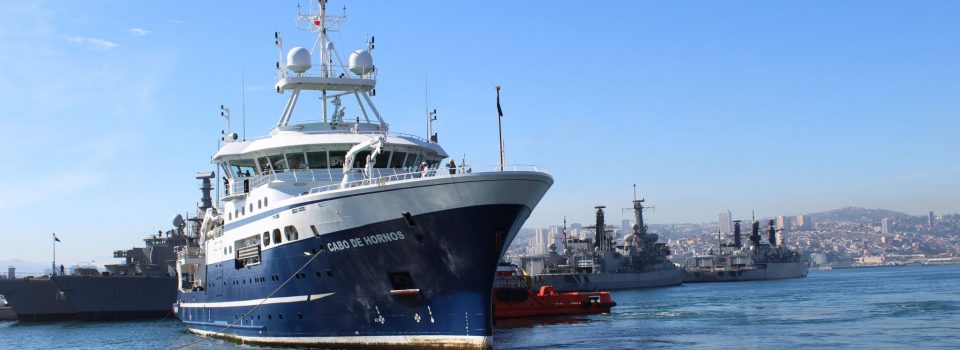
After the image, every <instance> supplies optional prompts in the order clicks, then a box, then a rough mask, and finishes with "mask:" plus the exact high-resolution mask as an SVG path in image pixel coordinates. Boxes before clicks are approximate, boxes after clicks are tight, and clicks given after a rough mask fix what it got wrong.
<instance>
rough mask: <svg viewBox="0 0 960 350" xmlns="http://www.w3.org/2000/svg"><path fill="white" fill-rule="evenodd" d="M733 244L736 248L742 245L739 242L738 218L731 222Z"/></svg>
mask: <svg viewBox="0 0 960 350" xmlns="http://www.w3.org/2000/svg"><path fill="white" fill-rule="evenodd" d="M733 245H734V246H736V247H737V248H742V247H743V243H742V242H740V220H736V221H734V222H733Z"/></svg>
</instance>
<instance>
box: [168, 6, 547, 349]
mask: <svg viewBox="0 0 960 350" xmlns="http://www.w3.org/2000/svg"><path fill="white" fill-rule="evenodd" d="M315 5H316V2H314V5H311V9H310V12H309V13H301V14H299V16H298V18H297V22H296V24H297V27H298V28H301V29H306V30H309V31H311V32H314V33H317V39H316V42H314V43H313V47H314V49H313V50H308V49H305V48H303V47H295V48H293V49H291V50H290V51H289V52H288V54H287V55H286V60H284V59H283V57H281V60H280V62H278V64H277V70H276V76H277V80H276V85H275V88H276V91H277V92H285V93H288V94H290V99H289V101H288V103H287V105H286V108H285V109H284V111H283V113H282V116H281V118H280V121H279V122H278V123H277V124H276V126H275V127H273V128H272V130H271V132H270V134H269V135H268V136H266V137H263V138H258V139H255V140H250V141H246V140H243V141H241V140H238V137H237V135H236V134H233V133H231V132H230V131H229V126H228V130H227V133H226V138H225V140H224V142H223V144H222V146H221V148H220V150H219V151H218V152H217V154H216V155H214V156H213V162H215V163H216V164H217V166H218V167H219V169H221V171H222V172H223V173H224V175H225V177H226V181H225V185H226V186H224V188H225V190H224V191H223V192H222V195H223V197H222V198H221V200H220V202H219V203H218V205H217V206H216V207H215V208H210V209H208V210H207V211H206V213H205V215H204V219H203V222H202V225H201V231H200V238H201V240H202V243H201V246H200V248H198V249H194V248H190V249H188V250H185V251H182V252H181V254H180V257H179V261H178V273H179V276H180V279H179V280H180V291H179V296H178V301H177V304H176V310H177V316H178V318H179V319H180V320H181V321H182V322H183V323H184V325H185V326H186V327H187V328H188V329H189V331H191V332H193V333H197V334H200V335H205V336H215V337H225V338H229V339H233V340H237V341H240V342H244V343H264V344H279V345H291V346H312V347H333V348H342V347H350V348H354V347H380V348H398V347H404V348H445V349H446V348H458V349H459V348H491V347H492V346H493V344H492V335H493V329H492V327H493V326H492V325H493V315H492V310H493V305H492V298H491V287H492V286H493V279H494V276H495V272H496V268H497V262H498V261H500V258H501V257H502V256H503V254H504V251H505V249H506V248H507V247H508V246H509V245H510V242H511V241H512V240H513V238H514V236H515V235H516V233H517V232H518V231H519V230H520V228H521V226H522V225H523V223H524V221H526V219H527V217H528V216H529V215H530V212H531V211H532V210H533V209H534V207H535V206H536V205H537V203H538V202H539V201H540V199H541V198H542V197H543V195H544V194H545V193H546V191H547V190H548V189H549V188H550V186H551V185H552V184H553V178H552V177H551V176H550V175H548V174H546V173H545V172H543V171H540V170H538V169H537V168H536V167H533V166H508V165H504V164H502V161H501V164H499V165H497V166H496V167H494V168H492V169H490V171H480V169H474V168H471V167H466V166H464V165H463V164H462V163H461V164H460V165H461V166H460V167H459V168H457V167H456V166H450V165H447V166H444V167H441V166H440V165H441V164H444V163H445V162H444V163H441V162H442V161H443V160H444V159H445V158H447V157H448V156H447V154H446V152H445V151H444V150H443V148H441V147H440V145H439V144H437V138H436V135H430V136H429V139H425V138H421V137H417V136H413V135H409V134H400V133H391V132H389V125H388V124H387V123H386V122H385V121H384V120H383V119H382V118H381V115H380V112H379V110H378V109H377V108H376V107H375V106H374V104H373V100H372V95H373V92H374V90H373V89H374V87H375V86H376V85H375V84H376V74H377V72H378V71H379V70H378V69H375V68H374V66H373V58H372V56H371V54H370V51H371V50H372V49H373V39H372V38H371V39H370V40H369V41H368V44H367V48H366V50H356V51H354V52H353V53H352V54H350V58H349V60H342V59H341V57H339V55H338V53H337V48H335V47H334V44H333V43H332V42H331V41H330V39H329V38H328V35H329V33H331V32H334V31H337V30H338V29H339V27H340V24H341V23H342V22H343V21H344V20H345V17H343V16H331V15H329V14H328V13H327V12H326V8H325V6H326V1H319V8H318V9H317V10H318V12H313V11H314V6H315ZM275 39H276V44H277V45H278V46H279V48H280V52H281V54H282V53H283V52H284V51H285V50H284V48H283V42H282V40H281V39H280V37H279V35H275ZM344 63H348V64H344ZM315 64H316V65H315ZM399 69H400V68H398V70H399ZM308 92H316V94H315V95H313V96H310V98H309V99H307V98H306V97H305V98H304V99H303V100H301V101H319V102H321V103H322V105H320V106H316V108H315V109H314V110H320V111H322V114H319V115H318V114H310V115H312V116H314V117H320V118H322V119H321V120H314V121H303V122H299V123H296V122H290V119H291V116H292V113H293V110H294V106H295V105H296V103H297V101H298V97H300V96H301V95H303V96H307V93H308ZM354 99H355V100H356V102H357V109H353V110H350V111H349V113H350V114H351V115H349V116H348V115H347V113H348V110H347V109H346V108H345V106H344V105H343V103H344V102H349V101H352V100H354ZM224 114H225V115H229V114H228V113H226V111H225V113H224ZM430 119H432V118H430ZM428 123H429V121H428ZM228 125H229V119H228ZM451 163H453V162H452V161H451Z"/></svg>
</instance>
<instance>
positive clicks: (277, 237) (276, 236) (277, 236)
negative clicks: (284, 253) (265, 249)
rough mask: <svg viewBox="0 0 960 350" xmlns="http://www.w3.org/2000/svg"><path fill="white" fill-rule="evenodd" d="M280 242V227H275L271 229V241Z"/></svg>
mask: <svg viewBox="0 0 960 350" xmlns="http://www.w3.org/2000/svg"><path fill="white" fill-rule="evenodd" d="M280 242H281V238H280V229H278V228H275V229H273V243H277V244H280Z"/></svg>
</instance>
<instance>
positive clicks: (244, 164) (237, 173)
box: [230, 159, 257, 177]
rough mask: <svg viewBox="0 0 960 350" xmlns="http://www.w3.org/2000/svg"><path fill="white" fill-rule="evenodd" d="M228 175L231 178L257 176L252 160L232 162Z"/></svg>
mask: <svg viewBox="0 0 960 350" xmlns="http://www.w3.org/2000/svg"><path fill="white" fill-rule="evenodd" d="M230 174H231V176H232V177H244V176H253V175H257V168H256V167H255V166H254V161H253V159H241V160H232V161H230Z"/></svg>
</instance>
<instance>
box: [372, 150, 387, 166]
mask: <svg viewBox="0 0 960 350" xmlns="http://www.w3.org/2000/svg"><path fill="white" fill-rule="evenodd" d="M389 160H390V152H382V153H380V154H379V155H377V159H376V161H375V162H374V163H373V167H374V168H386V167H387V164H389V163H388V161H389Z"/></svg>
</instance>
